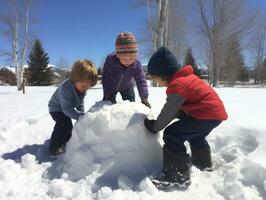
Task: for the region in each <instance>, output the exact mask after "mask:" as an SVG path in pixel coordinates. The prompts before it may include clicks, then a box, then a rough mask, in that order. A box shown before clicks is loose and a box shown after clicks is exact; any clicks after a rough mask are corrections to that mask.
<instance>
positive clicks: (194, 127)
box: [163, 116, 221, 153]
mask: <svg viewBox="0 0 266 200" xmlns="http://www.w3.org/2000/svg"><path fill="white" fill-rule="evenodd" d="M220 123H221V121H219V120H200V119H196V118H193V117H191V116H187V117H184V118H181V119H180V120H179V121H176V122H174V123H172V124H171V125H169V126H168V127H166V128H165V130H164V136H163V140H164V143H165V144H164V145H165V147H166V148H168V149H170V150H171V151H173V152H176V153H186V147H185V145H184V142H185V141H188V142H189V143H190V146H192V147H194V148H203V147H207V146H209V144H208V142H207V140H206V136H207V135H208V134H209V133H210V132H211V131H212V130H213V129H214V128H215V127H217V126H218V125H219V124H220Z"/></svg>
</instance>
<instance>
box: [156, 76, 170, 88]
mask: <svg viewBox="0 0 266 200" xmlns="http://www.w3.org/2000/svg"><path fill="white" fill-rule="evenodd" d="M152 79H153V80H154V81H156V82H157V83H158V84H159V86H163V87H167V85H168V84H167V82H166V81H164V80H162V79H161V78H160V77H157V76H155V77H152Z"/></svg>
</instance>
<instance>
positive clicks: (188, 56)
mask: <svg viewBox="0 0 266 200" xmlns="http://www.w3.org/2000/svg"><path fill="white" fill-rule="evenodd" d="M184 65H191V66H192V67H193V70H194V74H196V75H197V76H199V77H200V70H199V69H198V66H197V64H196V61H195V58H194V57H193V55H192V49H191V48H188V49H187V51H186V57H185V62H184Z"/></svg>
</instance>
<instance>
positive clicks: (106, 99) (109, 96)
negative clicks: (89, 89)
mask: <svg viewBox="0 0 266 200" xmlns="http://www.w3.org/2000/svg"><path fill="white" fill-rule="evenodd" d="M103 100H104V101H111V102H112V103H113V104H115V103H116V95H115V94H113V95H108V96H104V97H103Z"/></svg>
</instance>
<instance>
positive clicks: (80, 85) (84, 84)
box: [75, 81, 91, 93]
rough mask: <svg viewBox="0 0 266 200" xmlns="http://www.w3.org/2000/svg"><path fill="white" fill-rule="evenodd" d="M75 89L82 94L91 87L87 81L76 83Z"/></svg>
mask: <svg viewBox="0 0 266 200" xmlns="http://www.w3.org/2000/svg"><path fill="white" fill-rule="evenodd" d="M75 87H76V88H77V90H78V91H79V92H81V93H83V92H86V91H87V90H88V89H89V88H90V87H91V85H90V82H89V81H82V82H76V83H75Z"/></svg>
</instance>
